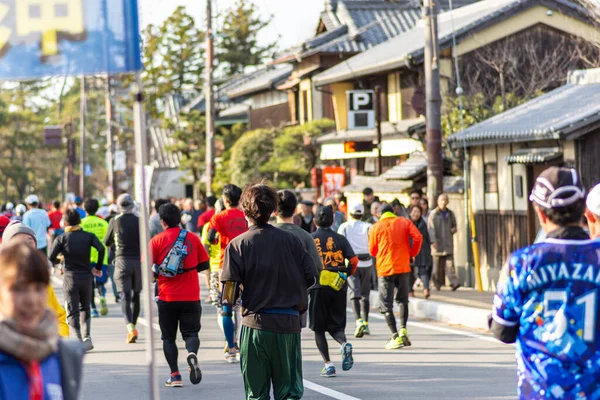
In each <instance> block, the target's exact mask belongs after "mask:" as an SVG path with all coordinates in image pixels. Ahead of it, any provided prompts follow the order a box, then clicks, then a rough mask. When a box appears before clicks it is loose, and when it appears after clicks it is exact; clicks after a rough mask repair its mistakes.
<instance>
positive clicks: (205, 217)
mask: <svg viewBox="0 0 600 400" xmlns="http://www.w3.org/2000/svg"><path fill="white" fill-rule="evenodd" d="M216 204H217V198H216V197H215V196H208V197H207V198H206V211H205V212H203V213H202V215H200V217H199V218H198V224H197V227H198V232H202V228H204V225H206V224H208V223H209V222H210V220H211V219H212V217H213V216H214V215H215V205H216Z"/></svg>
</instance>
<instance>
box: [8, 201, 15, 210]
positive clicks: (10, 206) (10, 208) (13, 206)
mask: <svg viewBox="0 0 600 400" xmlns="http://www.w3.org/2000/svg"><path fill="white" fill-rule="evenodd" d="M13 208H15V205H14V204H13V203H11V202H10V201H9V202H8V203H6V209H7V210H8V211H11V210H12V209H13Z"/></svg>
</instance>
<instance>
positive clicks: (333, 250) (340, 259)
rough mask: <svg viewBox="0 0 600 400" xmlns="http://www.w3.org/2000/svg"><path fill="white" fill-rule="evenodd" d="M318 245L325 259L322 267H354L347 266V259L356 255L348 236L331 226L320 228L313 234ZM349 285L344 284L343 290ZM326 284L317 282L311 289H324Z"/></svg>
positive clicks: (349, 268)
mask: <svg viewBox="0 0 600 400" xmlns="http://www.w3.org/2000/svg"><path fill="white" fill-rule="evenodd" d="M312 237H313V239H314V240H315V245H317V250H318V251H319V254H320V255H321V260H322V261H323V265H322V269H333V270H336V269H344V268H348V270H351V269H352V267H351V266H348V267H346V260H350V259H351V258H354V257H356V254H354V250H352V246H350V242H348V239H346V237H344V236H342V235H340V234H339V233H336V232H334V231H332V230H331V229H330V228H319V229H317V231H316V232H314V233H313V234H312ZM346 287H347V285H344V288H343V289H342V290H346ZM323 288H324V286H321V285H319V281H318V279H317V284H316V285H315V286H313V287H312V288H311V289H323Z"/></svg>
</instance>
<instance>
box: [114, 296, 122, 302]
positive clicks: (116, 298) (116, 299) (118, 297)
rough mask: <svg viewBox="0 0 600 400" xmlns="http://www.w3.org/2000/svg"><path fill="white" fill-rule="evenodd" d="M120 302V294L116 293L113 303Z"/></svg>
mask: <svg viewBox="0 0 600 400" xmlns="http://www.w3.org/2000/svg"><path fill="white" fill-rule="evenodd" d="M120 302H121V296H119V295H117V296H116V297H115V303H120Z"/></svg>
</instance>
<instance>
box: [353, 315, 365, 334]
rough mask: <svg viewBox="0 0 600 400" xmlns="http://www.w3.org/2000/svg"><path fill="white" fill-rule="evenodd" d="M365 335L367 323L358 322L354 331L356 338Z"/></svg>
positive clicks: (360, 320)
mask: <svg viewBox="0 0 600 400" xmlns="http://www.w3.org/2000/svg"><path fill="white" fill-rule="evenodd" d="M364 335H365V323H364V322H363V320H362V319H359V320H357V321H356V330H355V331H354V337H355V338H361V337H363V336H364Z"/></svg>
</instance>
